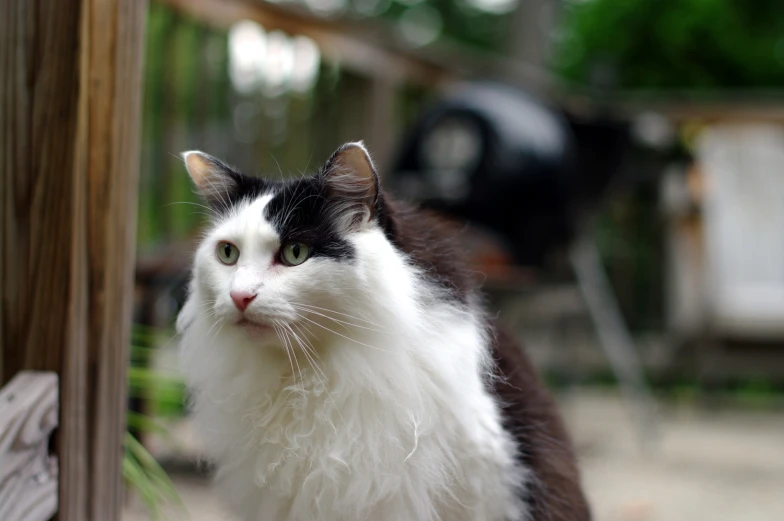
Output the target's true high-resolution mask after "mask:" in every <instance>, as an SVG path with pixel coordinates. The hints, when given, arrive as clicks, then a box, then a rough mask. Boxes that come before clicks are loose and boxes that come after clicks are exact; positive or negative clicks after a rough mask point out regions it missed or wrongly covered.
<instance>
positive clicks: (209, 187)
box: [182, 150, 242, 209]
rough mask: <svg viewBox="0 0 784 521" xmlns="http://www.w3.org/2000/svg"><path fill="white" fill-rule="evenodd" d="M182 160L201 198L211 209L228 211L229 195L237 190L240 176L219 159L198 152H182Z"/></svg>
mask: <svg viewBox="0 0 784 521" xmlns="http://www.w3.org/2000/svg"><path fill="white" fill-rule="evenodd" d="M182 159H183V161H185V168H187V169H188V174H190V176H191V179H192V180H193V184H195V185H196V188H197V189H198V191H199V193H200V194H201V196H202V197H204V199H205V200H206V201H207V202H208V203H210V205H212V206H213V208H216V209H228V205H229V201H231V194H232V193H233V192H234V191H235V190H236V189H237V187H238V185H239V183H240V180H241V178H242V174H240V173H239V172H236V171H234V170H233V169H232V168H231V167H230V166H228V165H226V164H225V163H224V162H223V161H221V160H220V159H217V158H215V157H212V156H211V155H209V154H205V153H204V152H199V151H198V150H193V151H190V152H183V153H182Z"/></svg>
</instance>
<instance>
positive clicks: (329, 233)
mask: <svg viewBox="0 0 784 521" xmlns="http://www.w3.org/2000/svg"><path fill="white" fill-rule="evenodd" d="M270 191H272V192H273V193H274V194H275V195H274V196H273V198H272V200H271V201H270V202H269V203H268V204H267V206H266V207H265V208H264V217H265V218H266V219H267V220H268V221H270V223H272V226H273V227H274V228H275V230H276V231H277V232H278V235H280V240H281V243H286V242H291V241H296V242H304V243H305V244H307V245H308V246H309V247H310V248H311V256H313V257H330V258H333V259H338V260H353V259H354V256H355V251H354V248H353V246H351V244H350V243H349V242H348V241H347V240H346V239H345V237H344V236H343V235H342V233H341V232H342V231H341V230H340V229H339V226H338V222H337V219H338V217H339V216H338V214H337V212H336V211H335V205H336V204H339V201H336V200H335V199H334V198H332V197H330V196H329V194H328V191H327V187H326V184H325V182H324V180H323V178H322V177H321V176H315V177H306V178H303V179H297V180H294V181H285V182H278V183H274V184H273V185H272V188H271V190H270Z"/></svg>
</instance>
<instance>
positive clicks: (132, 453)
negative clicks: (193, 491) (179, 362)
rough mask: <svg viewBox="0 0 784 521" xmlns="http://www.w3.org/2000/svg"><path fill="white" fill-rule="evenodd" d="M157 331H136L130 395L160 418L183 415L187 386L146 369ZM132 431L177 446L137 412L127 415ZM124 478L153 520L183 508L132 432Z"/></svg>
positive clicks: (157, 425) (127, 440) (128, 435)
mask: <svg viewBox="0 0 784 521" xmlns="http://www.w3.org/2000/svg"><path fill="white" fill-rule="evenodd" d="M159 336H160V333H159V332H157V331H153V330H149V329H145V328H142V327H139V326H136V327H134V330H133V333H132V336H131V340H132V346H131V365H130V367H129V368H128V394H129V396H130V397H132V398H141V399H144V400H146V401H147V402H148V403H149V405H150V408H151V409H152V410H153V411H155V415H156V416H157V417H169V416H177V415H182V414H183V408H184V406H183V404H184V402H185V386H184V384H183V382H182V381H181V380H180V379H179V378H177V377H174V376H170V375H165V374H161V373H159V372H157V371H155V370H153V369H150V368H149V367H147V365H146V362H147V360H149V358H150V356H151V354H152V350H153V348H151V347H147V346H151V345H155V343H156V339H157V338H158V337H159ZM127 426H128V429H129V430H133V431H136V432H144V433H149V434H156V435H159V436H163V437H164V438H166V439H167V440H168V441H169V442H170V443H176V441H175V440H173V439H172V438H171V435H170V434H169V432H168V431H167V430H166V428H165V427H164V426H162V425H161V424H160V423H158V422H157V421H156V420H155V419H153V418H150V417H148V416H145V415H143V414H139V413H137V412H134V411H128V412H127ZM122 468H123V478H124V479H125V482H126V484H127V485H128V486H129V487H130V488H131V489H132V490H134V491H135V492H136V493H137V494H138V496H139V498H140V499H141V500H142V502H143V503H144V505H145V506H146V508H147V511H148V513H149V514H150V517H151V518H152V519H153V520H159V519H163V518H164V517H165V516H164V514H163V507H164V506H165V505H172V504H173V505H176V506H180V507H181V506H182V501H181V500H180V497H179V494H178V493H177V490H176V489H175V488H174V485H173V483H172V482H171V479H169V476H168V475H167V474H166V471H165V470H164V469H163V468H162V467H161V466H160V464H158V462H157V461H156V460H155V457H153V456H152V454H150V453H149V452H148V451H147V449H146V448H145V447H144V446H143V445H142V444H141V443H140V442H139V440H137V439H136V438H135V437H134V436H133V435H132V434H131V433H130V432H127V433H126V435H125V453H124V455H123V462H122Z"/></svg>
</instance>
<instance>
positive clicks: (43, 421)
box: [0, 371, 58, 521]
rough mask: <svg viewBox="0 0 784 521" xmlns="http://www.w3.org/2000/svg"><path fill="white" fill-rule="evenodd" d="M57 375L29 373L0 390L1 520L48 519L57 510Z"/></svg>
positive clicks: (24, 373) (21, 374) (20, 374)
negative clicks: (52, 450) (53, 444)
mask: <svg viewBox="0 0 784 521" xmlns="http://www.w3.org/2000/svg"><path fill="white" fill-rule="evenodd" d="M57 409H58V391H57V375H56V374H54V373H34V372H28V371H24V372H21V373H19V374H17V375H16V377H15V378H14V379H13V380H11V382H9V383H8V385H6V386H5V387H3V388H2V389H0V519H2V520H3V521H47V520H48V519H49V518H51V517H52V515H54V513H55V512H56V511H57V459H56V458H55V457H53V456H49V450H48V446H49V436H50V435H51V434H52V431H53V430H54V429H55V428H56V427H57Z"/></svg>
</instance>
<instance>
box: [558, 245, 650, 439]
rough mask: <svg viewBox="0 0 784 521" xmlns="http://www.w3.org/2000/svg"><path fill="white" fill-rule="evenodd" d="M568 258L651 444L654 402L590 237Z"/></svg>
mask: <svg viewBox="0 0 784 521" xmlns="http://www.w3.org/2000/svg"><path fill="white" fill-rule="evenodd" d="M571 262H572V266H573V269H574V271H575V275H576V277H577V283H578V285H579V287H580V291H581V293H582V296H583V298H584V300H585V303H586V305H587V307H588V312H589V313H590V315H591V319H592V321H593V323H594V326H595V327H596V333H597V335H598V337H599V342H600V344H601V346H602V349H603V350H604V353H605V355H606V356H607V359H608V360H609V362H610V365H611V366H612V369H613V372H614V373H615V376H616V378H618V381H619V383H620V386H621V392H622V393H623V395H624V398H625V399H626V401H627V403H628V405H629V408H630V409H631V412H632V415H633V417H634V420H635V421H636V423H637V426H638V429H639V436H640V441H641V443H642V445H643V448H650V447H651V446H652V444H653V443H654V442H655V441H656V439H657V438H658V418H657V413H656V404H655V401H654V399H653V395H652V393H651V391H650V388H649V387H648V384H647V382H646V380H645V376H644V373H643V368H642V363H641V362H640V359H639V357H638V355H637V351H636V349H635V346H634V341H633V340H632V337H631V334H630V333H629V330H628V329H627V328H626V324H625V323H624V321H623V317H622V315H621V312H620V309H619V307H618V303H617V301H616V300H615V297H614V295H613V292H612V289H611V287H610V284H609V282H608V280H607V276H606V274H605V272H604V268H603V266H602V264H601V261H600V259H599V252H598V251H597V249H596V245H595V244H594V243H593V241H591V240H590V239H588V238H581V239H579V240H578V241H577V242H576V243H575V245H574V247H573V248H572V251H571Z"/></svg>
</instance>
